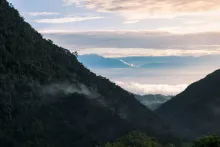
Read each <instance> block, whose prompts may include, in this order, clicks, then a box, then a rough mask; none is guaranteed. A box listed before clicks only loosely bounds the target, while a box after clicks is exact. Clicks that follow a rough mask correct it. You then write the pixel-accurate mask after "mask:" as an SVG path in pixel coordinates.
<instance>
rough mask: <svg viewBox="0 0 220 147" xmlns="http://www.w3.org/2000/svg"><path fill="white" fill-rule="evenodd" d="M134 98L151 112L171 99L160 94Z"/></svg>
mask: <svg viewBox="0 0 220 147" xmlns="http://www.w3.org/2000/svg"><path fill="white" fill-rule="evenodd" d="M135 98H136V99H137V100H139V101H140V102H141V103H142V104H143V105H145V106H147V107H148V108H149V109H151V110H156V109H157V108H159V107H160V106H161V105H162V104H163V103H165V102H167V101H168V100H170V99H171V96H164V95H160V94H156V95H152V94H149V95H143V96H141V95H135Z"/></svg>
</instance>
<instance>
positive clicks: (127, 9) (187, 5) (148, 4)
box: [63, 0, 220, 20]
mask: <svg viewBox="0 0 220 147" xmlns="http://www.w3.org/2000/svg"><path fill="white" fill-rule="evenodd" d="M63 2H64V3H65V4H68V5H71V4H75V5H78V6H84V7H86V8H89V9H95V10H97V11H103V12H118V13H120V14H121V15H122V16H125V17H127V18H128V19H132V20H133V19H135V20H141V19H146V18H149V17H172V16H176V15H185V14H191V13H201V12H208V11H217V10H220V1H219V0H126V1H125V0H117V1H116V0H115V1H112V0H105V1H103V0H92V1H91V0H63ZM128 14H129V15H128ZM174 14H175V15H174Z"/></svg>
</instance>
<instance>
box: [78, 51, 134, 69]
mask: <svg viewBox="0 0 220 147" xmlns="http://www.w3.org/2000/svg"><path fill="white" fill-rule="evenodd" d="M78 60H79V61H80V62H81V63H83V64H84V65H85V66H86V67H88V68H130V67H132V66H129V65H128V64H126V63H125V62H123V61H121V60H118V59H115V58H104V57H102V56H98V55H95V54H89V55H81V56H78Z"/></svg>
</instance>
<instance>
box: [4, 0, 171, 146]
mask: <svg viewBox="0 0 220 147" xmlns="http://www.w3.org/2000/svg"><path fill="white" fill-rule="evenodd" d="M132 130H139V131H143V132H146V133H147V134H149V135H150V136H155V137H158V138H159V139H160V140H161V141H167V140H168V139H171V138H170V136H169V132H168V131H167V127H165V126H164V125H163V124H161V121H160V119H159V118H158V117H157V116H156V115H154V114H153V113H152V112H151V111H150V110H148V109H147V108H145V106H143V105H141V104H140V103H139V102H138V101H137V100H135V98H134V96H133V95H132V94H129V93H128V92H127V91H124V90H123V89H122V88H120V87H118V86H116V85H115V84H114V83H111V82H110V81H109V80H107V79H105V78H103V77H99V76H96V75H95V74H94V73H92V72H90V71H89V70H88V69H86V68H85V67H84V66H83V65H82V64H81V63H79V62H78V61H77V58H76V55H75V54H73V53H70V52H69V51H68V50H66V49H63V48H61V47H58V46H57V45H54V44H53V42H52V41H50V40H45V39H43V38H42V36H41V35H40V34H39V33H37V31H35V30H34V29H33V28H32V27H31V26H30V25H29V24H28V23H25V22H24V20H23V18H22V17H20V15H19V13H18V12H17V10H15V9H14V8H13V6H12V5H11V4H8V2H7V1H6V0H1V1H0V146H3V147H6V146H7V147H14V146H16V147H24V146H25V147H29V146H32V147H44V146H45V147H46V146H47V147H48V146H50V147H61V146H62V147H70V146H71V147H72V146H78V147H91V146H95V145H97V144H99V143H100V142H101V143H102V142H105V141H111V140H114V139H115V138H117V137H119V136H121V135H124V134H126V133H128V132H130V131H132Z"/></svg>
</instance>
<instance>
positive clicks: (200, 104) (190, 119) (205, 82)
mask: <svg viewBox="0 0 220 147" xmlns="http://www.w3.org/2000/svg"><path fill="white" fill-rule="evenodd" d="M219 87H220V70H217V71H215V72H213V73H211V74H210V75H208V76H207V77H205V78H204V79H202V80H200V81H198V82H196V83H194V84H192V85H190V86H189V87H188V88H187V89H186V90H185V91H184V92H182V93H180V94H179V95H177V96H176V97H174V98H172V99H171V100H170V101H168V102H166V103H165V104H163V105H162V106H161V107H160V108H159V109H158V110H156V112H157V114H159V115H160V116H161V118H163V120H164V121H166V123H168V124H170V126H171V127H172V129H173V131H175V132H176V133H177V134H179V135H180V136H184V137H188V138H197V137H203V136H206V135H210V134H220V129H219V124H220V117H219V116H220V90H219Z"/></svg>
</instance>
